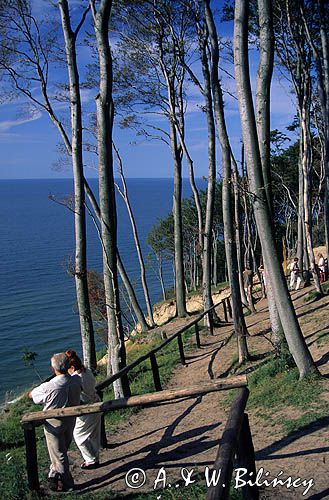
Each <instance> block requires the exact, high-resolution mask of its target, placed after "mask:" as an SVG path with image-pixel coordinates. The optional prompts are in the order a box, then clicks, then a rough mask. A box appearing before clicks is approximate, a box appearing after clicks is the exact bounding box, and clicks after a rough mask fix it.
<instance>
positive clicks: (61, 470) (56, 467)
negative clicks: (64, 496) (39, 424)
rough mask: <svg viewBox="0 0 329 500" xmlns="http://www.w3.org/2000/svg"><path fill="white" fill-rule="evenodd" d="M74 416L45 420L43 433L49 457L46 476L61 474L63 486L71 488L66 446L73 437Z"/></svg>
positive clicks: (67, 446) (71, 479)
mask: <svg viewBox="0 0 329 500" xmlns="http://www.w3.org/2000/svg"><path fill="white" fill-rule="evenodd" d="M74 425H75V418H71V417H69V418H65V419H63V420H60V419H55V418H54V419H49V420H47V421H46V424H45V428H44V433H45V437H46V442H47V448H48V453H49V458H50V462H51V464H50V469H49V474H48V477H55V476H56V474H60V475H61V479H62V481H63V486H64V488H66V489H67V488H72V487H73V485H74V481H73V478H72V476H71V473H70V468H69V459H68V456H67V451H68V448H69V446H70V444H71V441H72V437H73V429H74Z"/></svg>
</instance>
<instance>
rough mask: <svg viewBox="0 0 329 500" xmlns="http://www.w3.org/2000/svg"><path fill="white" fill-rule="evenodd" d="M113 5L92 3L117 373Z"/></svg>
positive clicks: (120, 340)
mask: <svg viewBox="0 0 329 500" xmlns="http://www.w3.org/2000/svg"><path fill="white" fill-rule="evenodd" d="M111 8H112V2H111V1H110V0H102V1H101V3H100V6H99V10H98V12H96V11H95V5H94V2H92V9H93V16H94V22H95V33H96V40H97V51H98V57H99V68H100V83H99V95H98V96H97V98H96V106H97V128H98V170H99V200H100V204H99V206H100V212H101V231H102V239H103V242H104V247H103V272H104V287H105V300H106V313H107V322H108V342H109V362H108V372H109V373H111V372H112V373H117V372H118V371H119V370H121V369H122V368H123V367H124V366H125V365H126V350H125V342H124V341H125V339H124V332H123V326H122V317H121V311H120V301H119V287H118V277H117V214H116V203H115V191H114V176H113V155H112V130H113V118H114V105H113V99H112V83H113V75H112V55H111V50H110V45H109V20H110V14H111ZM113 387H114V393H115V397H116V398H120V397H125V396H127V395H129V392H130V391H129V385H128V379H126V378H122V379H120V380H117V381H116V382H115V383H114V384H113Z"/></svg>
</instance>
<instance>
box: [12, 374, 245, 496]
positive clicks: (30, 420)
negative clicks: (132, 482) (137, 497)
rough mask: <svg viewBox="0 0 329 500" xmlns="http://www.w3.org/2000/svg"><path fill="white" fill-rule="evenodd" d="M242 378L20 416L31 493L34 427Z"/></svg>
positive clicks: (239, 382)
mask: <svg viewBox="0 0 329 500" xmlns="http://www.w3.org/2000/svg"><path fill="white" fill-rule="evenodd" d="M246 385H247V378H246V376H245V375H239V376H235V377H229V378H227V379H220V380H213V381H211V382H206V383H204V384H201V385H198V386H192V387H187V388H186V387H185V388H184V389H175V390H172V389H170V390H164V391H159V392H155V393H149V394H142V395H141V396H132V397H130V398H122V399H115V400H110V401H104V402H100V403H93V404H89V405H79V406H72V407H68V408H59V409H56V410H46V411H37V412H32V413H26V414H25V415H23V417H22V420H21V423H22V426H23V429H24V439H25V447H26V468H27V477H28V484H29V488H30V489H31V490H38V489H39V474H38V457H37V446H36V437H35V427H36V426H38V425H41V424H42V423H43V422H44V421H45V420H46V419H49V418H65V417H79V416H81V415H90V414H92V413H100V412H101V413H102V414H104V413H106V412H108V411H114V410H119V409H122V408H128V407H132V406H150V405H155V404H157V403H163V402H167V401H173V400H176V399H181V398H186V397H193V396H199V395H201V394H208V393H210V392H217V391H223V390H228V389H234V388H240V387H246Z"/></svg>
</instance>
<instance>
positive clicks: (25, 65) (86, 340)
mask: <svg viewBox="0 0 329 500" xmlns="http://www.w3.org/2000/svg"><path fill="white" fill-rule="evenodd" d="M59 8H60V11H61V13H62V26H63V33H64V39H65V48H66V62H67V69H68V74H69V92H70V112H71V129H70V131H69V132H68V131H67V130H66V128H65V126H64V125H63V123H62V121H61V120H60V118H59V117H58V115H57V113H56V112H55V110H54V106H53V103H52V100H51V98H50V97H49V71H50V63H51V59H52V57H53V56H54V54H53V53H52V46H53V45H57V36H58V33H57V30H56V29H55V28H56V25H55V28H54V25H53V24H52V26H49V25H46V26H45V25H44V26H43V32H42V34H41V32H40V26H39V24H38V21H37V20H36V18H35V17H34V16H33V15H32V13H31V12H30V10H29V8H28V6H27V3H26V2H24V1H22V0H19V1H18V2H8V4H7V9H6V10H5V11H4V12H3V13H2V15H3V22H4V23H6V29H7V33H6V39H3V40H2V48H3V50H4V49H6V52H7V53H8V54H11V57H9V58H3V59H2V60H1V62H0V67H1V68H2V70H3V74H4V77H5V78H6V80H7V81H8V82H9V83H10V85H11V87H12V88H13V89H14V91H15V92H16V93H18V94H22V95H23V96H24V97H25V98H26V99H27V100H28V101H29V102H30V103H31V105H32V106H33V109H34V110H35V109H40V110H42V111H45V112H46V113H47V114H48V115H49V117H50V119H51V120H52V122H53V123H54V124H55V126H56V127H57V129H58V131H59V133H60V136H61V138H62V140H63V143H64V145H65V148H66V150H67V152H68V154H69V156H70V157H71V160H72V170H73V177H74V207H73V211H74V224H75V262H74V278H75V285H76V295H77V306H78V311H79V319H80V329H81V339H82V350H83V359H84V363H85V364H86V366H88V367H91V368H95V367H96V353H95V342H94V330H93V323H92V317H91V310H90V304H89V296H88V282H87V256H86V247H87V242H86V221H85V196H84V182H85V179H84V174H83V157H82V147H83V144H82V120H81V99H80V86H79V74H78V69H77V64H76V41H77V37H78V35H79V32H80V29H81V27H82V25H83V23H84V21H85V17H86V14H87V12H88V10H89V9H88V8H87V9H84V10H83V13H82V16H81V19H80V20H79V22H78V24H77V27H76V28H75V30H73V28H72V26H71V21H70V15H69V10H68V4H67V1H63V2H59ZM57 57H59V54H57ZM31 82H34V83H37V84H38V85H39V88H40V92H41V98H40V97H39V96H38V95H37V94H35V93H34V92H33V89H31ZM32 112H33V111H32ZM69 133H71V138H70V136H69Z"/></svg>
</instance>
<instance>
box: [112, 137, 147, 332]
mask: <svg viewBox="0 0 329 500" xmlns="http://www.w3.org/2000/svg"><path fill="white" fill-rule="evenodd" d="M113 148H114V150H115V152H116V155H117V158H118V164H119V174H120V177H121V182H122V186H123V191H121V189H120V186H118V185H117V188H118V191H119V193H120V195H121V196H122V198H123V200H124V202H125V205H126V207H127V211H128V215H129V219H130V223H131V227H132V231H133V236H134V242H135V247H136V251H137V256H138V261H139V267H140V276H141V282H142V287H143V292H144V298H145V303H146V308H147V314H148V316H149V321H150V325H151V327H154V326H155V324H154V319H153V309H152V304H151V299H150V294H149V290H148V286H147V281H146V271H145V264H144V259H143V252H142V248H141V245H140V241H139V236H138V231H137V226H136V221H135V217H134V214H133V211H132V208H131V204H130V200H129V196H128V189H127V183H126V178H125V176H124V172H123V165H122V159H121V157H120V154H119V151H118V150H117V148H116V147H115V145H114V144H113Z"/></svg>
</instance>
